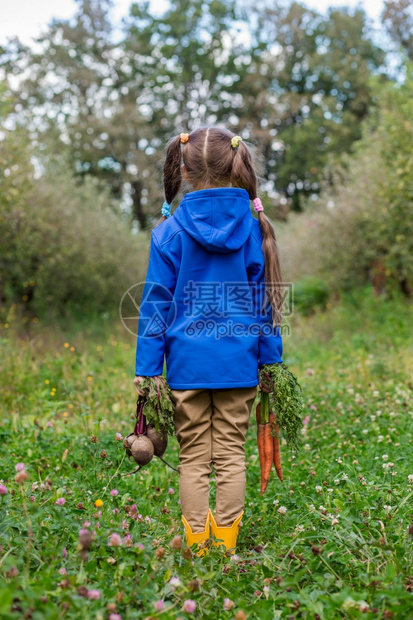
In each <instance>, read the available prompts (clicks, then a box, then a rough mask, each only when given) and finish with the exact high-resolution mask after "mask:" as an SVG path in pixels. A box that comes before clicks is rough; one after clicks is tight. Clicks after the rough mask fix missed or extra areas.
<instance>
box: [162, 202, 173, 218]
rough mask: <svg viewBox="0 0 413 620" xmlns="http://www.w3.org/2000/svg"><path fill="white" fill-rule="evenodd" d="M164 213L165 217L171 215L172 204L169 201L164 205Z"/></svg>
mask: <svg viewBox="0 0 413 620" xmlns="http://www.w3.org/2000/svg"><path fill="white" fill-rule="evenodd" d="M161 211H162V215H164V216H165V217H169V216H170V215H171V205H170V204H169V202H166V200H165V202H164V203H163V205H162V209H161Z"/></svg>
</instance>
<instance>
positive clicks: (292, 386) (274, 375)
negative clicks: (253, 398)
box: [259, 364, 304, 450]
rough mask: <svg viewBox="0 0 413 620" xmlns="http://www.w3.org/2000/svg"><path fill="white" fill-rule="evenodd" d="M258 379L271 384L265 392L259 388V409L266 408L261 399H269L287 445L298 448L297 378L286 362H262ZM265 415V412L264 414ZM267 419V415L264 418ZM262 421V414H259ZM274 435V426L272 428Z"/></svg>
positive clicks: (299, 396)
mask: <svg viewBox="0 0 413 620" xmlns="http://www.w3.org/2000/svg"><path fill="white" fill-rule="evenodd" d="M260 381H261V382H263V383H266V384H268V385H270V386H271V392H270V393H269V394H266V393H265V392H264V391H262V390H259V392H260V397H261V411H263V410H264V411H265V409H267V404H266V403H265V404H264V407H263V400H264V401H267V400H268V401H269V410H270V411H272V412H273V413H275V415H276V417H277V425H278V426H279V429H280V431H281V434H282V436H284V437H285V440H286V442H287V446H288V447H289V448H293V449H294V450H298V449H299V447H300V443H299V436H300V430H301V429H302V427H303V420H302V418H303V406H304V405H303V398H302V394H301V386H300V384H299V383H298V379H297V377H296V376H295V374H294V373H293V372H291V370H288V366H287V365H286V364H264V365H263V366H262V368H261V370H260ZM264 415H265V414H264ZM265 419H266V420H268V415H267V416H266V418H264V420H265ZM261 421H262V422H263V416H262V415H261ZM273 434H274V436H275V427H274V428H273Z"/></svg>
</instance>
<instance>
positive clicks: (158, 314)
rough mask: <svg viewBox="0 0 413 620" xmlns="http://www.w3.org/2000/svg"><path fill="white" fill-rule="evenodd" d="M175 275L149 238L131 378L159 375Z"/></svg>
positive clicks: (171, 264) (153, 238) (154, 238)
mask: <svg viewBox="0 0 413 620" xmlns="http://www.w3.org/2000/svg"><path fill="white" fill-rule="evenodd" d="M175 283H176V275H175V269H174V265H173V263H172V262H171V261H170V260H169V259H168V257H167V256H166V255H165V253H164V252H163V251H162V249H161V246H160V245H159V242H158V240H157V239H156V236H155V235H154V231H152V235H151V245H150V252H149V264H148V271H147V274H146V279H145V285H144V287H143V293H142V299H141V304H140V308H139V322H138V333H137V343H136V364H135V376H137V375H141V376H143V377H154V376H157V375H161V374H162V372H163V363H164V354H165V333H166V331H167V329H168V327H170V325H168V314H169V311H170V308H171V304H172V303H173V294H174V291H175Z"/></svg>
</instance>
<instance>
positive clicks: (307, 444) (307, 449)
mask: <svg viewBox="0 0 413 620" xmlns="http://www.w3.org/2000/svg"><path fill="white" fill-rule="evenodd" d="M310 449H311V446H310V444H309V443H306V444H304V450H305V451H306V452H308V451H309V450H310Z"/></svg>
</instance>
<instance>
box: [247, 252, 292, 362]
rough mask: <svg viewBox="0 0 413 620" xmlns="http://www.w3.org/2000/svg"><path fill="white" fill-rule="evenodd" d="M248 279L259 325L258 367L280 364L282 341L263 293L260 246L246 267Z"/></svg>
mask: <svg viewBox="0 0 413 620" xmlns="http://www.w3.org/2000/svg"><path fill="white" fill-rule="evenodd" d="M248 280H249V283H250V286H251V292H252V297H253V302H254V309H255V320H256V321H257V323H258V324H259V325H260V330H259V343H258V368H260V367H261V366H262V365H263V364H275V363H280V364H281V363H282V357H281V356H282V353H283V342H282V337H281V331H280V327H279V326H277V327H273V325H272V312H271V304H270V302H269V300H268V297H267V296H266V294H265V263H264V254H263V252H262V249H261V246H259V247H258V249H257V251H256V252H255V255H254V258H253V261H252V263H251V265H250V267H249V269H248ZM264 302H266V303H265V305H264Z"/></svg>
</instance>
